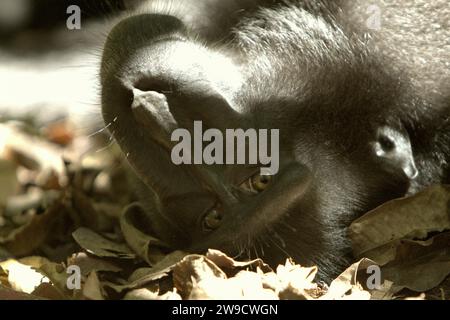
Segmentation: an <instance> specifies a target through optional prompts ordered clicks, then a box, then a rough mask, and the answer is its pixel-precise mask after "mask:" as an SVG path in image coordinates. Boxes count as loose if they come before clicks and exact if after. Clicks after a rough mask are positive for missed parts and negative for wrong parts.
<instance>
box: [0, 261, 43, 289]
mask: <svg viewBox="0 0 450 320" xmlns="http://www.w3.org/2000/svg"><path fill="white" fill-rule="evenodd" d="M0 269H1V270H3V272H6V274H7V275H8V284H9V286H10V287H11V288H12V289H13V290H15V291H19V292H23V293H28V294H31V293H32V292H33V291H34V290H35V289H36V288H37V287H38V286H39V285H40V284H41V283H45V282H50V279H48V278H47V277H45V276H44V275H43V274H41V273H39V272H37V271H36V270H34V269H33V267H31V266H28V265H26V264H23V263H20V262H19V261H17V260H13V259H10V260H7V261H4V262H2V263H0Z"/></svg>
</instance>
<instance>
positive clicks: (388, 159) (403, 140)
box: [372, 126, 419, 179]
mask: <svg viewBox="0 0 450 320" xmlns="http://www.w3.org/2000/svg"><path fill="white" fill-rule="evenodd" d="M372 147H373V151H374V153H375V156H376V157H377V158H378V159H379V160H380V161H381V162H382V163H383V165H385V168H386V169H387V170H394V171H395V172H399V171H401V172H403V173H404V174H405V175H406V176H407V177H408V178H409V179H415V178H417V176H418V175H419V171H418V170H417V167H416V163H415V161H414V155H413V151H412V146H411V141H410V139H409V136H408V133H407V132H406V131H404V132H403V131H400V130H397V129H394V128H392V127H389V126H383V127H381V128H379V129H378V131H377V137H376V141H375V142H374V143H372Z"/></svg>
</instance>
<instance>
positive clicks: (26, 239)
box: [0, 201, 64, 256]
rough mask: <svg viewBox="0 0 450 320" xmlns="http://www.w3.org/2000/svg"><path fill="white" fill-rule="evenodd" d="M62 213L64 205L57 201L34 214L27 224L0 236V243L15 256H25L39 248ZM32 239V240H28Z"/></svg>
mask: <svg viewBox="0 0 450 320" xmlns="http://www.w3.org/2000/svg"><path fill="white" fill-rule="evenodd" d="M62 214H64V206H63V205H62V204H61V202H60V201H57V202H56V203H55V204H53V205H52V206H51V207H50V208H48V209H47V210H46V211H45V213H43V214H39V215H34V216H33V218H32V219H31V220H30V221H28V223H27V224H25V225H23V226H21V227H20V228H18V229H16V230H14V231H13V232H11V233H10V234H9V235H8V236H7V237H4V238H0V245H2V246H3V247H4V248H5V249H6V250H7V251H9V252H10V253H12V254H14V255H16V256H26V255H29V254H31V253H33V251H34V250H36V249H37V248H39V247H40V246H41V245H42V244H43V243H44V242H45V240H46V239H47V237H48V235H49V234H51V232H52V226H53V225H54V223H55V222H56V221H57V219H58V218H59V217H60V216H61V215H62ZM30 239H33V241H30Z"/></svg>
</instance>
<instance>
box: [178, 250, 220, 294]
mask: <svg viewBox="0 0 450 320" xmlns="http://www.w3.org/2000/svg"><path fill="white" fill-rule="evenodd" d="M211 278H212V279H216V278H219V279H227V275H226V274H225V272H223V271H222V270H221V269H220V268H219V267H218V266H217V265H216V264H214V262H212V261H211V260H209V259H208V258H206V257H205V256H201V255H189V256H187V257H185V258H184V259H183V260H182V261H181V262H180V263H178V264H177V265H176V266H175V267H174V269H173V282H174V285H175V288H176V289H177V290H178V292H180V294H181V295H182V296H183V297H189V296H190V295H191V292H192V290H193V289H194V287H195V286H196V284H198V283H199V282H201V281H202V280H208V279H211Z"/></svg>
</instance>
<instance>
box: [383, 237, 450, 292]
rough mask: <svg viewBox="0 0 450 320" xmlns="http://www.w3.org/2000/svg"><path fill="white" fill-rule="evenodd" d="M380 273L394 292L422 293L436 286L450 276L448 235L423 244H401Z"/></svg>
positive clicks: (406, 242)
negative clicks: (392, 287) (391, 284)
mask: <svg viewBox="0 0 450 320" xmlns="http://www.w3.org/2000/svg"><path fill="white" fill-rule="evenodd" d="M382 271H383V277H384V278H386V279H388V280H389V281H392V282H393V283H394V284H395V286H396V287H397V288H398V290H400V289H403V288H407V289H410V290H413V291H416V292H425V291H428V290H431V289H433V288H435V287H437V286H438V285H439V284H440V283H441V282H443V281H444V280H445V279H446V278H447V277H448V276H449V275H450V232H446V233H443V234H439V235H437V236H435V237H433V238H431V239H429V240H427V241H411V240H404V241H402V242H401V244H400V245H399V246H398V248H397V254H396V257H395V259H394V260H393V261H391V262H390V263H388V264H387V265H386V266H384V267H383V268H382Z"/></svg>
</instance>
